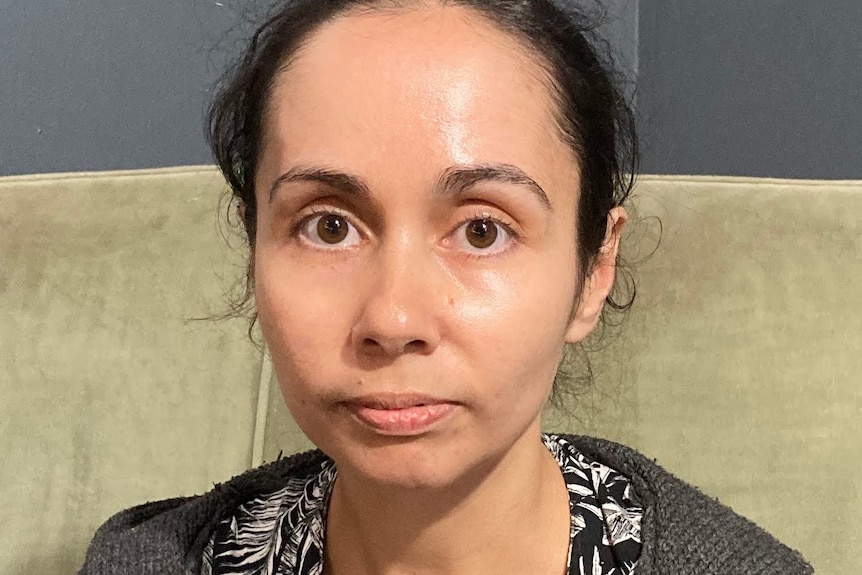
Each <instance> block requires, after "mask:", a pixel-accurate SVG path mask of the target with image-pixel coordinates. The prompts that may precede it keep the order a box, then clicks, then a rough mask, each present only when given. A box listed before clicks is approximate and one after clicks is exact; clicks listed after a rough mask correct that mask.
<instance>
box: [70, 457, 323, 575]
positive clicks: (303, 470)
mask: <svg viewBox="0 0 862 575" xmlns="http://www.w3.org/2000/svg"><path fill="white" fill-rule="evenodd" d="M326 460H327V458H326V456H325V455H324V454H323V453H321V452H320V451H318V450H314V451H307V452H304V453H299V454H296V455H293V456H291V457H286V458H283V459H279V460H278V461H274V462H272V463H270V464H267V465H263V466H261V467H258V468H255V469H252V470H250V471H247V472H245V473H243V474H241V475H238V476H236V477H234V478H232V479H230V480H229V481H226V482H224V483H220V484H217V485H215V486H214V487H213V489H211V490H210V491H208V492H206V493H204V494H202V495H195V496H191V497H177V498H173V499H165V500H160V501H152V502H149V503H144V504H142V505H137V506H135V507H131V508H129V509H126V510H123V511H120V512H119V513H117V514H115V515H114V516H112V517H111V518H110V519H108V520H107V521H106V522H105V523H104V524H103V525H102V526H101V527H99V529H98V531H96V534H95V536H94V537H93V540H92V541H91V542H90V545H89V548H88V549H87V556H86V559H85V562H84V565H83V567H82V568H81V571H79V575H119V574H121V573H123V574H125V573H136V574H142V575H143V574H153V575H155V574H160V575H161V574H165V573H171V574H174V573H176V574H186V573H188V574H195V575H197V573H198V572H199V569H200V561H201V556H202V553H203V549H204V547H205V546H206V544H207V542H208V541H209V538H210V535H211V534H212V532H213V530H214V529H215V527H216V525H217V524H218V523H219V521H221V520H222V518H224V517H225V516H227V515H228V514H230V513H231V512H232V511H233V510H234V509H235V508H236V507H237V506H238V505H240V504H242V503H243V502H244V501H247V500H248V499H250V498H253V497H256V496H259V495H261V494H266V493H269V492H273V491H276V490H279V489H281V488H283V487H284V485H285V482H287V481H289V480H290V479H291V478H303V477H305V476H307V475H310V474H312V473H315V472H316V470H318V469H319V468H320V465H321V463H322V462H324V461H326Z"/></svg>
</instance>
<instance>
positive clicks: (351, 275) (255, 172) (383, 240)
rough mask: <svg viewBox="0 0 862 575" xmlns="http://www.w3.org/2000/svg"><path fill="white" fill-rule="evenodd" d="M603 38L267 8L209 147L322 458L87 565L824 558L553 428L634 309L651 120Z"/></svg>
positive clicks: (205, 569)
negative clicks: (619, 83)
mask: <svg viewBox="0 0 862 575" xmlns="http://www.w3.org/2000/svg"><path fill="white" fill-rule="evenodd" d="M585 32H586V30H585V27H584V26H582V25H581V24H579V23H578V21H577V19H576V17H575V15H573V14H571V13H568V12H566V13H564V12H563V11H561V10H560V9H559V8H558V7H555V6H554V5H553V4H552V3H550V2H549V1H548V0H520V1H512V0H510V1H506V0H460V1H452V2H446V1H443V0H427V1H421V0H415V1H406V0H405V1H380V0H366V1H362V0H354V1H351V0H306V1H300V2H293V3H291V4H290V5H289V6H288V7H285V8H283V9H281V10H280V11H279V12H278V13H276V14H275V15H274V16H273V17H272V18H271V19H270V20H269V21H268V22H267V23H266V24H264V25H263V26H262V27H261V29H260V30H259V31H258V33H257V34H256V36H255V37H254V40H253V41H252V44H251V46H250V47H249V50H248V52H247V53H246V56H245V58H244V60H243V61H242V62H241V63H240V65H239V66H238V67H237V68H236V70H235V71H234V73H233V75H232V76H230V77H229V80H228V82H227V83H226V84H225V85H224V86H223V88H222V91H221V92H220V95H219V97H218V99H217V101H216V102H215V104H214V106H213V109H212V113H211V143H212V146H213V150H214V153H215V156H216V159H217V161H218V163H219V165H220V167H221V169H222V171H223V172H224V174H225V176H226V177H227V180H228V182H229V183H230V185H231V188H232V190H233V193H234V195H235V197H236V198H237V200H238V206H239V213H240V217H241V220H242V222H243V223H244V226H245V229H246V232H247V234H248V238H249V245H250V266H249V287H250V290H253V295H254V302H255V306H256V313H257V319H258V320H259V322H260V327H261V328H262V333H263V335H264V338H265V340H266V342H267V344H268V347H269V350H270V353H271V355H272V359H273V364H274V367H275V370H276V373H277V375H278V379H279V381H280V382H281V384H282V391H283V395H284V398H285V400H286V402H287V405H288V407H289V408H290V411H291V413H292V414H293V416H294V418H295V419H296V421H297V423H298V424H299V426H300V427H301V428H302V430H303V431H304V432H305V433H306V435H307V436H308V437H309V438H310V439H311V440H312V441H313V442H314V443H315V444H316V445H317V446H318V447H319V448H320V451H314V452H310V453H305V454H301V455H296V456H293V457H290V458H287V459H282V460H280V461H277V462H275V463H273V464H270V465H268V466H265V467H263V468H260V469H257V470H253V471H251V472H248V473H246V474H244V475H242V476H240V477H238V478H235V479H233V480H231V481H229V482H227V483H225V484H222V485H219V486H217V487H216V488H215V489H214V490H213V491H211V492H209V493H207V494H205V495H203V496H199V497H193V498H181V499H175V500H168V501H163V502H157V503H150V504H147V505H143V506H140V507H137V508H133V509H131V510H128V511H126V512H123V513H121V514H119V515H118V516H116V517H114V518H112V519H111V520H109V521H108V523H106V525H105V526H103V527H102V529H101V530H100V531H99V533H98V534H97V536H96V538H95V539H94V542H93V543H92V545H91V548H90V551H89V553H88V561H87V564H86V565H85V566H84V568H83V571H82V572H83V573H88V574H89V573H92V574H96V573H100V574H101V573H195V574H197V573H201V574H227V573H230V574H238V573H267V574H276V573H277V574H288V573H291V574H292V573H302V574H321V573H322V574H328V575H344V574H350V575H361V574H389V573H392V574H394V573H421V574H443V573H446V574H466V573H494V574H508V573H511V574H524V573H530V574H541V575H544V574H552V575H562V574H565V573H571V574H574V573H579V574H587V573H588V574H590V575H611V574H613V575H629V574H632V573H637V574H638V575H647V574H653V573H656V574H657V573H692V574H695V573H697V574H709V573H721V574H724V575H726V574H733V573H740V574H741V573H776V574H778V573H782V574H788V573H791V574H795V573H810V572H811V569H810V567H808V566H807V564H806V563H805V562H804V560H803V559H802V558H801V557H800V556H799V555H798V554H796V553H795V552H793V551H791V550H789V549H787V548H786V547H784V546H783V545H781V544H780V543H778V542H777V541H775V540H774V539H773V538H772V537H771V536H769V535H768V534H766V533H765V532H763V531H761V530H760V529H759V528H757V527H755V526H754V525H753V524H751V523H750V522H747V521H746V520H744V519H742V518H740V517H738V516H736V515H734V514H733V513H732V512H731V511H730V510H729V509H727V508H725V507H722V506H721V505H719V504H718V503H716V502H714V501H713V500H711V499H710V498H707V497H705V496H703V495H701V494H700V493H699V492H697V491H696V490H695V489H694V488H692V487H689V486H687V485H685V484H683V483H682V482H680V481H678V480H677V479H675V478H674V477H672V476H671V475H669V474H667V473H666V472H665V471H663V470H662V469H661V468H659V467H658V466H657V465H655V464H654V463H653V462H651V461H650V460H649V459H647V458H645V457H643V456H641V455H639V454H637V453H636V452H634V451H632V450H630V449H628V448H625V447H623V446H619V445H616V444H612V443H609V442H605V441H601V440H597V439H590V438H584V437H572V436H560V435H551V434H542V433H541V429H540V421H541V417H540V416H541V412H542V409H543V407H544V405H545V404H546V402H547V400H548V398H549V396H551V395H552V392H553V387H554V380H555V373H556V371H557V369H558V367H559V364H560V361H561V358H562V356H563V352H564V348H565V346H566V345H567V344H577V343H579V342H581V341H582V340H583V339H584V338H585V337H586V336H587V335H588V334H589V333H590V332H591V331H592V330H593V329H594V328H595V327H596V326H597V324H598V323H599V321H600V320H601V317H602V311H603V307H604V304H605V302H606V301H608V302H609V303H610V304H612V305H614V306H616V307H622V308H625V307H626V304H622V305H620V304H617V303H616V302H614V301H613V299H612V296H611V292H612V289H613V287H614V282H615V271H616V264H617V260H618V249H619V241H620V234H621V231H622V229H623V227H624V225H625V224H626V221H627V214H626V210H625V208H624V207H623V204H624V201H625V199H626V197H627V195H628V193H629V191H630V188H631V183H632V180H631V177H632V175H633V173H634V166H635V162H634V154H633V152H634V150H635V147H634V144H633V142H634V140H633V139H632V138H630V137H629V136H631V132H630V129H631V115H630V111H629V110H628V109H627V108H626V107H625V105H624V104H623V103H622V102H623V99H622V98H621V97H620V94H619V93H618V92H617V90H616V89H615V88H614V86H613V84H612V82H611V80H610V77H609V73H608V71H607V70H606V69H605V68H604V67H603V66H602V65H601V64H600V63H599V60H598V58H597V57H596V54H595V53H594V52H593V49H592V48H591V47H590V44H588V43H587V41H586V39H585ZM629 303H630V302H629ZM324 454H325V455H324Z"/></svg>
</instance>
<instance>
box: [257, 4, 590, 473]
mask: <svg viewBox="0 0 862 575" xmlns="http://www.w3.org/2000/svg"><path fill="white" fill-rule="evenodd" d="M552 109H553V108H552V103H551V100H550V97H549V95H548V91H547V89H546V87H545V84H543V82H542V79H541V73H540V71H539V68H538V67H537V66H536V64H535V63H533V61H531V60H530V59H529V58H528V57H527V56H526V55H525V53H524V52H523V51H522V50H520V49H519V48H518V45H517V44H515V43H514V41H513V40H512V39H510V38H509V37H507V36H506V35H504V34H503V33H501V32H499V31H497V30H496V29H494V28H493V27H491V26H490V25H489V24H487V23H486V22H485V21H484V20H482V19H481V18H479V17H477V16H476V15H474V14H473V13H470V12H466V11H464V10H462V9H457V8H433V9H419V10H416V11H412V12H404V13H399V14H394V15H393V14H386V15H383V14H376V15H361V16H356V15H354V16H347V17H342V18H340V19H338V20H336V21H334V22H332V23H331V24H329V25H327V26H325V27H324V28H323V29H321V30H320V31H318V32H317V33H316V34H315V35H314V36H313V37H312V38H311V39H310V41H309V42H308V43H307V44H306V45H305V46H304V48H303V49H302V50H301V51H300V52H299V53H298V57H297V58H296V60H295V61H293V63H292V64H291V65H290V66H289V68H287V69H286V70H285V71H283V72H282V73H281V74H280V75H279V76H278V77H277V80H276V82H275V85H274V90H273V92H272V100H271V104H270V108H269V111H268V114H267V116H266V119H265V127H266V134H265V137H264V142H263V147H262V156H261V160H260V164H259V170H258V173H257V182H258V188H257V201H258V214H257V215H258V231H257V239H256V245H255V247H254V278H255V290H256V291H255V295H256V302H257V308H258V313H259V319H260V325H261V327H262V329H263V333H264V337H265V339H266V341H267V342H268V345H269V349H270V352H271V355H272V359H273V363H274V366H275V370H276V373H277V376H278V379H279V381H280V382H281V387H282V392H283V394H284V397H285V400H286V402H287V405H288V407H289V409H290V411H291V413H292V414H293V416H294V418H295V419H296V421H297V423H298V424H299V426H300V427H301V428H302V430H303V431H304V432H305V433H306V434H307V435H308V437H309V438H310V439H311V440H312V441H313V442H314V443H315V444H316V445H318V446H319V447H320V448H321V449H322V450H323V451H324V452H326V453H327V454H328V455H329V456H331V457H332V458H333V459H334V460H335V461H336V463H337V464H338V466H339V469H343V470H348V469H349V470H350V471H352V472H354V473H359V474H361V475H362V476H364V477H366V478H369V479H373V480H375V481H378V482H384V483H391V484H399V485H409V486H429V487H433V486H441V485H446V484H448V483H450V482H452V481H455V480H456V479H458V478H459V477H462V476H464V475H465V474H467V473H469V472H470V471H471V470H475V469H478V468H479V466H480V465H483V464H487V463H489V462H492V461H493V460H494V459H495V458H496V459H499V458H500V457H501V456H502V455H503V454H505V453H506V452H508V450H509V449H510V448H511V447H512V446H513V445H515V444H516V443H517V442H518V441H519V440H521V441H526V439H525V438H529V440H530V441H536V443H538V432H539V425H540V424H539V417H540V413H541V410H542V407H543V405H544V404H545V402H546V399H547V397H548V395H549V392H550V389H551V385H552V382H553V379H554V374H555V371H556V368H557V365H558V362H559V360H560V358H561V353H562V349H563V345H564V342H565V341H566V340H567V339H568V340H570V341H576V340H579V339H581V338H582V337H583V336H584V335H586V333H587V332H588V331H589V330H590V329H591V328H592V326H593V323H594V319H595V318H594V317H591V318H585V317H581V316H580V315H579V314H575V313H573V305H574V303H575V299H576V278H577V261H576V229H575V210H576V205H577V193H578V189H579V174H578V168H577V164H576V161H575V160H574V158H573V157H572V155H571V152H570V150H569V148H568V147H567V146H566V145H565V144H564V143H563V142H562V141H561V140H560V138H559V136H558V134H557V128H556V126H555V125H554V123H553V119H552Z"/></svg>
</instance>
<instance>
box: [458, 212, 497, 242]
mask: <svg viewBox="0 0 862 575" xmlns="http://www.w3.org/2000/svg"><path fill="white" fill-rule="evenodd" d="M497 232H498V228H497V224H496V223H495V222H494V221H492V220H489V219H482V220H472V221H470V222H468V223H467V229H466V233H467V241H468V242H470V245H471V246H473V247H474V248H479V249H486V248H489V247H491V246H492V245H494V242H495V241H497Z"/></svg>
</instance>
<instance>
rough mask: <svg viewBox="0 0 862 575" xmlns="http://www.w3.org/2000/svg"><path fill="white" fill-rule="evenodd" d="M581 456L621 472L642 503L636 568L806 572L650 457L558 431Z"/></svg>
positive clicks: (726, 574)
mask: <svg viewBox="0 0 862 575" xmlns="http://www.w3.org/2000/svg"><path fill="white" fill-rule="evenodd" d="M561 437H564V438H565V439H566V440H568V441H569V442H570V443H571V444H572V445H573V446H574V447H575V449H577V450H578V451H580V452H581V453H583V454H584V455H585V456H586V457H588V458H590V459H592V460H594V461H596V462H598V463H601V464H603V465H606V466H608V467H610V468H612V469H614V470H616V471H617V472H619V473H621V474H623V475H624V476H626V477H627V478H629V480H630V481H631V483H632V485H633V487H634V489H635V492H636V494H637V497H638V500H639V502H640V503H641V504H642V505H643V507H644V517H643V521H642V537H643V549H642V552H641V557H640V559H639V561H638V573H639V574H642V575H649V574H652V573H698V574H703V575H707V574H712V573H715V574H718V573H721V574H723V575H736V574H739V575H744V574H753V573H757V574H761V575H772V574H774V575H779V574H780V575H807V574H810V573H813V572H814V571H813V569H812V568H811V566H810V565H809V564H808V563H807V562H806V561H805V560H804V559H803V558H802V556H801V555H800V554H799V553H798V552H796V551H794V550H792V549H790V548H788V547H787V546H785V545H784V544H782V543H781V542H779V541H778V540H777V539H775V537H773V536H772V535H770V534H769V533H767V532H766V531H765V530H763V529H761V528H760V527H758V526H757V525H755V524H754V523H753V522H751V521H749V520H748V519H746V518H744V517H742V516H740V515H738V514H737V513H735V512H734V511H733V510H732V509H730V508H729V507H727V506H725V505H723V504H721V503H720V502H718V500H716V499H715V498H712V497H709V496H708V495H706V494H704V493H702V492H701V491H700V490H698V489H697V488H696V487H694V486H692V485H689V484H688V483H686V482H684V481H682V480H681V479H679V478H677V477H676V476H674V475H673V474H671V473H670V472H668V471H666V470H665V469H663V468H662V467H661V466H660V465H658V464H657V463H656V462H655V460H653V459H650V458H648V457H646V456H645V455H643V454H641V453H639V452H638V451H636V450H634V449H632V448H630V447H627V446H625V445H621V444H618V443H614V442H611V441H607V440H603V439H598V438H594V437H587V436H577V435H562V436H561Z"/></svg>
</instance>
